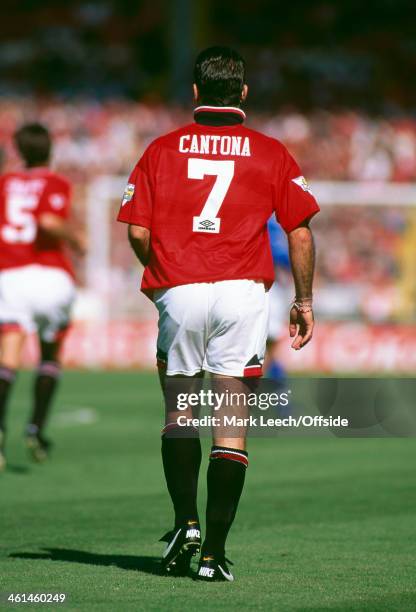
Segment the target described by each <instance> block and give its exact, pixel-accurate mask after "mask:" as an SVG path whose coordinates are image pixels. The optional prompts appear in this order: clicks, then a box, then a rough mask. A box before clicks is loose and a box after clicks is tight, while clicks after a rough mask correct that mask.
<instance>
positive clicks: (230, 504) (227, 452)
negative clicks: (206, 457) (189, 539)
mask: <svg viewBox="0 0 416 612" xmlns="http://www.w3.org/2000/svg"><path fill="white" fill-rule="evenodd" d="M247 457H248V455H247V453H246V452H245V451H242V450H239V449H236V448H228V447H225V446H213V447H212V449H211V455H210V462H209V466H208V474H207V484H208V501H207V525H206V537H205V541H204V544H203V546H202V551H203V554H205V555H209V554H211V555H219V556H222V555H224V552H225V541H226V539H227V535H228V532H229V531H230V527H231V525H232V523H233V521H234V517H235V514H236V512H237V506H238V502H239V500H240V496H241V492H242V490H243V486H244V480H245V475H246V468H247V465H248V458H247Z"/></svg>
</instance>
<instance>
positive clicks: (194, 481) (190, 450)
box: [162, 424, 201, 527]
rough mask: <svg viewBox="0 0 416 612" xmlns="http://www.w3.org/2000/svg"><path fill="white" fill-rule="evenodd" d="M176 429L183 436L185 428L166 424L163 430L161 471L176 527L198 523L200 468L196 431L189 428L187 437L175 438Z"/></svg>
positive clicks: (199, 449)
mask: <svg viewBox="0 0 416 612" xmlns="http://www.w3.org/2000/svg"><path fill="white" fill-rule="evenodd" d="M172 425H173V426H172ZM178 429H179V430H181V431H180V433H181V435H182V436H183V435H184V433H185V432H184V431H183V430H184V428H183V427H179V428H178V426H177V425H176V424H171V426H169V425H167V426H166V427H165V428H164V429H163V431H162V460H163V469H164V472H165V478H166V484H167V486H168V491H169V494H170V497H171V499H172V503H173V507H174V510H175V527H180V526H181V525H183V524H184V523H186V522H187V521H198V522H199V517H198V508H197V493H198V476H199V468H200V465H201V442H200V440H199V436H198V433H197V431H196V430H195V429H194V428H192V431H189V432H187V433H188V437H178V433H179V432H178ZM175 434H176V437H175Z"/></svg>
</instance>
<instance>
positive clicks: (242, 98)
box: [241, 85, 248, 102]
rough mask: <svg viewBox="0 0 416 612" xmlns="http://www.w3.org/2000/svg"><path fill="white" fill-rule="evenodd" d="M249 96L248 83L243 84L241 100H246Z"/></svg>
mask: <svg viewBox="0 0 416 612" xmlns="http://www.w3.org/2000/svg"><path fill="white" fill-rule="evenodd" d="M247 96H248V85H243V91H242V92H241V102H244V100H245V99H246V98H247Z"/></svg>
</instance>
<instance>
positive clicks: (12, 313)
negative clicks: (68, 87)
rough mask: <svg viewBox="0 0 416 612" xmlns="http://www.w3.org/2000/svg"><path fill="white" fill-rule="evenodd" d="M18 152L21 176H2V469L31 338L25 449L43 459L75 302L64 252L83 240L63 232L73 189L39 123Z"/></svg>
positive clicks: (21, 139) (18, 137) (22, 138)
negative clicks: (35, 346)
mask: <svg viewBox="0 0 416 612" xmlns="http://www.w3.org/2000/svg"><path fill="white" fill-rule="evenodd" d="M15 144H16V147H17V150H18V152H19V154H20V156H21V158H22V160H23V162H24V165H25V168H24V169H23V170H21V171H20V172H9V173H7V174H4V175H2V176H0V468H1V467H4V466H5V457H4V441H5V429H6V423H5V421H6V407H7V400H8V396H9V393H10V390H11V387H12V385H13V382H14V380H15V377H16V371H17V369H18V368H19V367H20V360H21V353H22V349H23V345H24V340H25V338H26V336H27V334H29V333H32V332H36V333H37V335H38V338H39V346H40V364H39V368H38V370H37V373H36V379H35V383H34V386H33V400H32V401H33V409H32V414H31V416H30V419H29V424H28V426H27V430H26V442H27V446H28V448H29V449H30V451H31V454H32V456H33V458H34V459H35V460H37V461H41V460H43V459H45V458H46V456H47V450H48V442H47V440H46V439H45V438H44V436H43V430H44V426H45V423H46V419H47V416H48V413H49V408H50V405H51V400H52V397H53V394H54V391H55V389H56V385H57V381H58V378H59V374H60V363H59V351H60V348H61V344H62V340H63V337H64V335H65V332H66V330H67V328H68V325H69V320H70V309H71V305H72V302H73V300H74V297H75V286H74V279H73V270H72V266H71V263H70V261H69V259H68V257H67V255H66V253H65V245H69V246H70V247H72V248H73V249H74V250H75V251H77V252H78V253H82V252H83V250H84V247H83V239H82V237H81V235H80V234H78V232H76V231H75V230H73V229H72V228H70V226H69V224H68V219H69V214H70V200H71V188H70V184H69V183H68V181H67V180H66V179H65V178H63V177H62V176H59V175H58V174H55V173H53V172H52V171H51V170H49V168H48V163H49V158H50V151H51V139H50V136H49V133H48V130H47V129H46V128H45V127H43V126H42V125H40V124H37V123H33V124H27V125H24V126H22V127H21V128H20V129H19V130H18V131H17V132H16V134H15Z"/></svg>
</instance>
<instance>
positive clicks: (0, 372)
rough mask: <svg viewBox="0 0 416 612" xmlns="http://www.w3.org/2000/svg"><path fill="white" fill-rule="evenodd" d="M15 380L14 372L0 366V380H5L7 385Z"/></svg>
mask: <svg viewBox="0 0 416 612" xmlns="http://www.w3.org/2000/svg"><path fill="white" fill-rule="evenodd" d="M15 378H16V370H12V368H7V367H6V366H0V380H5V381H6V382H8V383H12V382H14V379H15Z"/></svg>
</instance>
